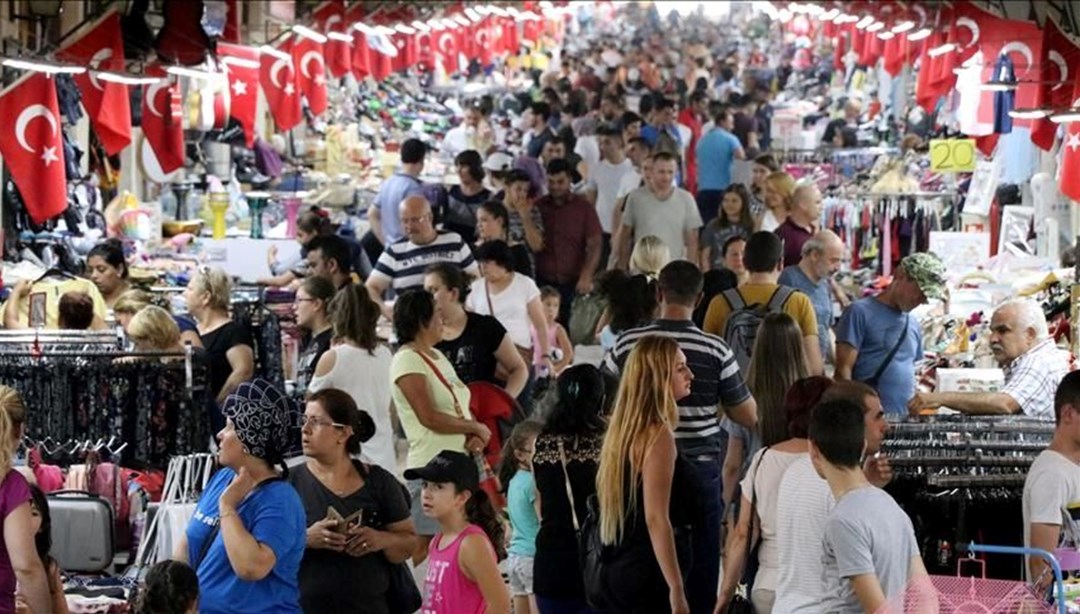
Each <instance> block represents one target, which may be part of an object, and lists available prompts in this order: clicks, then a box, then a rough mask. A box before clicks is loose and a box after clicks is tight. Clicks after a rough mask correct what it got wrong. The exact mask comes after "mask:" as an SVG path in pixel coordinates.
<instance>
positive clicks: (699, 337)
mask: <svg viewBox="0 0 1080 614" xmlns="http://www.w3.org/2000/svg"><path fill="white" fill-rule="evenodd" d="M651 334H659V335H662V336H665V337H671V338H672V339H674V340H675V341H676V342H678V344H679V348H680V349H681V350H682V351H683V354H685V355H686V363H687V365H688V366H689V367H690V371H691V372H692V373H693V374H694V382H693V383H692V384H691V385H690V394H689V395H688V396H687V397H686V398H685V399H682V400H681V401H679V423H678V425H676V427H675V440H676V443H677V444H678V446H679V450H680V451H681V452H683V453H684V454H719V453H720V450H721V449H722V442H721V437H722V436H723V430H722V429H721V428H720V419H719V416H718V409H719V408H720V407H721V406H723V407H735V406H736V405H739V404H740V403H742V402H743V401H746V400H747V399H749V398H750V391H749V390H748V389H747V388H746V384H744V383H743V378H742V374H741V373H739V363H738V362H736V361H735V353H734V352H732V351H731V348H729V347H728V345H727V343H726V342H725V341H724V340H723V339H721V338H720V337H717V336H716V335H710V334H708V333H706V332H704V331H702V330H701V329H700V328H698V327H697V326H696V325H695V324H694V323H693V322H691V321H690V320H657V321H656V322H653V323H652V324H649V325H647V326H642V327H640V328H632V329H630V330H626V331H623V332H622V333H621V334H620V335H619V338H618V339H616V341H615V346H614V347H613V348H612V349H611V351H610V352H608V354H607V356H605V357H604V364H603V367H604V369H605V370H606V371H608V372H610V373H612V374H614V375H618V374H619V373H620V372H621V371H622V368H623V365H624V364H625V363H626V357H627V356H629V355H630V350H632V349H634V344H635V343H637V340H638V339H640V338H641V337H644V336H646V335H651Z"/></svg>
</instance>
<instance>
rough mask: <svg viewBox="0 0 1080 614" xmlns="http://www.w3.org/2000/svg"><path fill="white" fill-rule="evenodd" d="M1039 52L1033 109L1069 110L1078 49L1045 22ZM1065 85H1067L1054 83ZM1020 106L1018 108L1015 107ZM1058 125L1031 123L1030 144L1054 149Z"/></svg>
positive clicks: (1079, 63) (1077, 68)
mask: <svg viewBox="0 0 1080 614" xmlns="http://www.w3.org/2000/svg"><path fill="white" fill-rule="evenodd" d="M1042 34H1043V39H1042V49H1041V50H1040V53H1039V68H1040V70H1039V71H1038V72H1039V74H1038V76H1037V77H1036V79H1037V80H1038V81H1041V82H1042V83H1040V84H1039V87H1038V88H1037V92H1036V96H1035V106H1036V107H1057V108H1064V107H1072V106H1073V104H1072V99H1073V95H1072V82H1073V80H1074V79H1075V78H1076V76H1077V75H1076V74H1070V73H1077V72H1080V47H1078V46H1077V45H1076V44H1075V43H1073V42H1072V40H1071V39H1070V38H1069V37H1068V36H1066V35H1065V34H1063V33H1062V32H1061V28H1059V27H1058V25H1057V24H1056V23H1055V22H1054V20H1053V19H1050V18H1048V19H1047V20H1046V25H1045V26H1044V27H1043V31H1042ZM1060 81H1065V82H1066V83H1057V82H1060ZM1017 106H1019V105H1017ZM1056 135H1057V124H1055V123H1054V122H1052V121H1050V120H1049V119H1047V118H1043V119H1037V120H1034V121H1033V122H1032V126H1031V141H1032V142H1033V143H1035V144H1036V145H1038V146H1039V147H1040V148H1042V149H1044V150H1046V151H1050V150H1051V149H1053V147H1054V137H1055V136H1056Z"/></svg>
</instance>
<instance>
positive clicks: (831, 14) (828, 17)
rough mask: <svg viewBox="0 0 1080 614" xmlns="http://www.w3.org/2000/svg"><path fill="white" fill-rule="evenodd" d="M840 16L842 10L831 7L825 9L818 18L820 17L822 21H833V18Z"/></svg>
mask: <svg viewBox="0 0 1080 614" xmlns="http://www.w3.org/2000/svg"><path fill="white" fill-rule="evenodd" d="M839 16H840V11H839V10H838V9H829V10H827V11H825V12H824V13H822V14H820V15H818V19H820V20H821V21H832V20H834V19H836V18H837V17H839Z"/></svg>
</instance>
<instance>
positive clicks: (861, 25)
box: [855, 15, 874, 30]
mask: <svg viewBox="0 0 1080 614" xmlns="http://www.w3.org/2000/svg"><path fill="white" fill-rule="evenodd" d="M872 23H874V16H873V15H867V16H866V17H863V18H862V19H860V20H859V21H858V22H857V23H856V24H855V27H856V28H858V29H860V30H865V29H866V28H867V27H868V26H869V25H870V24H872Z"/></svg>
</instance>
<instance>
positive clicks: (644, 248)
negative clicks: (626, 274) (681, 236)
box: [630, 235, 671, 279]
mask: <svg viewBox="0 0 1080 614" xmlns="http://www.w3.org/2000/svg"><path fill="white" fill-rule="evenodd" d="M669 262H671V250H669V249H668V246H667V245H665V244H664V242H663V241H661V240H660V237H657V236H656V235H645V236H644V237H641V238H640V239H638V241H637V243H635V244H634V251H632V252H630V273H631V274H637V273H640V274H642V275H644V276H646V277H649V278H651V279H656V277H657V276H658V275H660V269H662V268H664V266H666V265H667V263H669Z"/></svg>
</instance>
